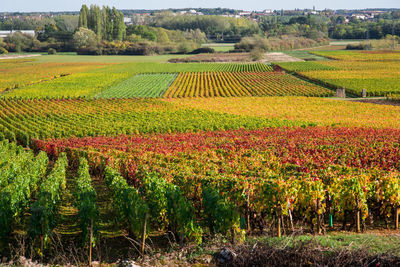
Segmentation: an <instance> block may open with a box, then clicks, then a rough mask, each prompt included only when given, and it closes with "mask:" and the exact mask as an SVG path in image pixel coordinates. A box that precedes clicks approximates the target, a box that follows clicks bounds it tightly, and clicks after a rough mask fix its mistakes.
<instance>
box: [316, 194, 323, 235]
mask: <svg viewBox="0 0 400 267" xmlns="http://www.w3.org/2000/svg"><path fill="white" fill-rule="evenodd" d="M320 208H321V200H320V199H317V229H318V234H319V235H320V234H322V227H321V224H322V222H321V216H320V215H319V213H318V212H319V209H320Z"/></svg>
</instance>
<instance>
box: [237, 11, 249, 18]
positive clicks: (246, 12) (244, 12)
mask: <svg viewBox="0 0 400 267" xmlns="http://www.w3.org/2000/svg"><path fill="white" fill-rule="evenodd" d="M250 15H251V12H250V11H242V12H239V16H242V17H247V16H250Z"/></svg>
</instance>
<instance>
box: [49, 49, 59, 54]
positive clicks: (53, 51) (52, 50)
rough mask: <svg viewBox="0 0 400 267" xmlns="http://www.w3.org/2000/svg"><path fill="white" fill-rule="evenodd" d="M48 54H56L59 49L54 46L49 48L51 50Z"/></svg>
mask: <svg viewBox="0 0 400 267" xmlns="http://www.w3.org/2000/svg"><path fill="white" fill-rule="evenodd" d="M47 54H49V55H55V54H57V50H55V49H54V48H49V50H47Z"/></svg>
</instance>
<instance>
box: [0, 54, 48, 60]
mask: <svg viewBox="0 0 400 267" xmlns="http://www.w3.org/2000/svg"><path fill="white" fill-rule="evenodd" d="M39 56H41V55H40V54H33V55H10V56H0V59H15V58H26V57H39Z"/></svg>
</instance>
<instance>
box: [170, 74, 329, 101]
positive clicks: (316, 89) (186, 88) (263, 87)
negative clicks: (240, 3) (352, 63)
mask: <svg viewBox="0 0 400 267" xmlns="http://www.w3.org/2000/svg"><path fill="white" fill-rule="evenodd" d="M285 95H301V96H333V91H331V90H328V89H325V88H323V87H321V86H318V85H314V84H311V83H308V82H305V81H302V80H300V79H297V78H295V77H293V76H291V75H288V74H285V73H281V72H274V73H267V72H262V73H261V72H232V73H231V72H225V73H221V72H210V73H209V72H202V73H181V74H179V76H178V77H177V79H176V80H175V81H174V82H173V83H172V85H171V87H170V88H168V90H167V91H166V93H165V97H219V96H222V97H229V96H285Z"/></svg>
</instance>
